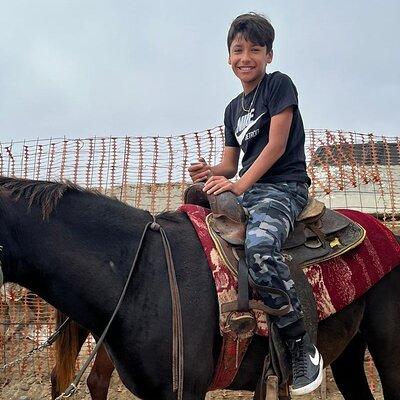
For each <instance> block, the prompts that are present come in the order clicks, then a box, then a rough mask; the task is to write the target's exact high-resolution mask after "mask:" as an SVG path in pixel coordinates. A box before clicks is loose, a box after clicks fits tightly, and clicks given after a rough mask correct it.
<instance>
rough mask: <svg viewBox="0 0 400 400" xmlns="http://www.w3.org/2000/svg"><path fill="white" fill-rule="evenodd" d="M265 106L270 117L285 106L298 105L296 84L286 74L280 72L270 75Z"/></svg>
mask: <svg viewBox="0 0 400 400" xmlns="http://www.w3.org/2000/svg"><path fill="white" fill-rule="evenodd" d="M267 106H268V109H269V113H270V116H271V117H273V116H274V115H277V114H279V113H281V112H282V111H283V110H284V109H285V108H288V107H290V106H293V107H297V106H298V96H297V90H296V86H294V84H293V82H292V80H291V79H290V78H289V77H288V76H287V75H285V74H282V73H280V72H276V73H274V74H273V75H272V77H271V80H270V82H269V85H268V91H267Z"/></svg>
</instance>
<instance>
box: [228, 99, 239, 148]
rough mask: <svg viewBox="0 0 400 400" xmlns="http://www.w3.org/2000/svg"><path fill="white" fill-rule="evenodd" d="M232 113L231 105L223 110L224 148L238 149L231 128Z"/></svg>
mask: <svg viewBox="0 0 400 400" xmlns="http://www.w3.org/2000/svg"><path fill="white" fill-rule="evenodd" d="M231 121H232V112H231V105H230V104H228V106H227V107H226V108H225V116H224V125H225V146H228V147H239V143H238V141H237V140H236V137H235V131H234V129H233V126H232V122H231Z"/></svg>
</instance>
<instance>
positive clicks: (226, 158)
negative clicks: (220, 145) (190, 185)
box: [211, 146, 240, 179]
mask: <svg viewBox="0 0 400 400" xmlns="http://www.w3.org/2000/svg"><path fill="white" fill-rule="evenodd" d="M239 155H240V148H239V147H229V146H225V147H224V153H223V155H222V161H221V162H220V163H219V164H217V165H214V166H213V167H211V173H212V174H213V175H220V176H225V177H226V178H228V179H230V178H233V177H234V176H235V175H236V172H237V169H238V164H239Z"/></svg>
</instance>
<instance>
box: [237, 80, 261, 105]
mask: <svg viewBox="0 0 400 400" xmlns="http://www.w3.org/2000/svg"><path fill="white" fill-rule="evenodd" d="M260 83H261V81H260V82H258V85H257V87H256V91H255V92H254V95H253V98H252V99H251V103H250V107H249V109H248V110H246V109H245V108H244V92H243V93H242V109H243V111H244V112H246V113H249V112H250V111H251V107H253V103H254V100H255V98H256V96H257V91H258V87H259V86H260Z"/></svg>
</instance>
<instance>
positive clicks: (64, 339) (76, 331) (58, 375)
mask: <svg viewBox="0 0 400 400" xmlns="http://www.w3.org/2000/svg"><path fill="white" fill-rule="evenodd" d="M65 318H66V317H65V316H63V314H61V313H59V312H58V311H57V326H59V325H60V324H61V323H62V321H63V319H65ZM88 335H89V331H87V330H86V329H84V328H82V327H81V326H79V325H78V324H77V323H76V322H74V321H71V322H70V323H69V326H67V327H66V328H65V330H64V331H63V332H62V333H61V335H60V337H59V338H58V339H57V341H56V342H55V356H56V365H55V366H54V368H53V370H52V371H51V376H50V379H51V398H52V399H55V398H56V397H58V396H59V395H60V394H61V393H62V392H63V391H64V390H65V389H66V388H67V386H68V385H69V384H70V383H71V381H72V379H73V374H74V369H75V361H76V358H77V357H78V354H79V351H80V349H81V347H82V346H83V344H84V343H85V340H86V338H87V337H88Z"/></svg>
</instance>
